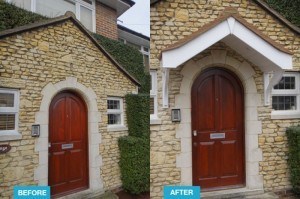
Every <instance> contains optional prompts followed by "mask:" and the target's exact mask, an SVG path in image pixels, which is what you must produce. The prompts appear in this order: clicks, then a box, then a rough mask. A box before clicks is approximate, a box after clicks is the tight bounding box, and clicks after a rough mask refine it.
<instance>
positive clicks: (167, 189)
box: [164, 186, 201, 199]
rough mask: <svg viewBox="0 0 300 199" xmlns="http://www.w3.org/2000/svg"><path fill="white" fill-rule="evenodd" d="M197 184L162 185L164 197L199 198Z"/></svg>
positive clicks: (171, 198) (178, 198)
mask: <svg viewBox="0 0 300 199" xmlns="http://www.w3.org/2000/svg"><path fill="white" fill-rule="evenodd" d="M199 198H201V194H200V187H199V186H164V199H199Z"/></svg>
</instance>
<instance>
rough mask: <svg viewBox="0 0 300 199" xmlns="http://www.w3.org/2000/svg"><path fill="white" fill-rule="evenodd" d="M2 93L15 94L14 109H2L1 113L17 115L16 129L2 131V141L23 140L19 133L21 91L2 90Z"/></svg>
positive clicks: (0, 137) (0, 91) (0, 132)
mask: <svg viewBox="0 0 300 199" xmlns="http://www.w3.org/2000/svg"><path fill="white" fill-rule="evenodd" d="M0 93H9V94H14V107H0V113H5V114H15V129H14V130H0V141H6V140H17V139H21V137H22V136H21V134H19V133H18V124H19V100H20V94H19V90H17V89H6V88H0Z"/></svg>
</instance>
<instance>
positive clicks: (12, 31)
mask: <svg viewBox="0 0 300 199" xmlns="http://www.w3.org/2000/svg"><path fill="white" fill-rule="evenodd" d="M66 21H71V22H73V24H74V25H76V26H77V27H78V28H79V29H80V30H81V31H82V32H83V33H84V34H85V35H86V36H87V37H88V38H89V39H90V40H91V41H92V42H93V43H94V45H95V46H96V47H97V48H98V49H99V50H100V51H101V52H102V53H103V54H104V55H105V56H106V57H107V58H108V59H109V60H110V61H111V62H112V63H113V64H114V65H115V66H116V67H117V68H118V69H119V70H120V71H121V72H122V73H123V74H124V75H125V76H127V77H128V78H129V79H130V80H131V81H132V82H133V83H134V84H136V85H137V86H140V83H139V82H138V81H137V80H136V79H135V78H134V77H133V76H132V75H130V74H129V73H128V72H127V71H126V70H125V69H124V68H123V67H122V66H121V65H120V64H119V63H118V62H117V61H116V60H115V59H114V58H113V57H112V56H111V55H110V54H109V53H108V52H107V51H106V50H105V49H104V48H103V46H101V45H100V44H99V43H98V42H97V40H96V39H95V38H94V37H93V36H92V35H91V34H90V32H89V31H88V30H87V29H86V28H85V27H84V26H83V25H82V24H81V23H80V22H79V21H78V20H77V19H76V18H75V16H74V14H73V13H72V12H66V14H65V15H63V16H60V17H56V18H52V19H49V20H45V21H42V22H37V23H32V24H29V25H24V26H20V27H17V28H13V29H8V30H4V31H1V32H0V39H2V38H5V37H10V36H12V35H15V34H20V33H23V32H27V31H31V30H35V29H38V28H41V27H47V26H50V25H56V24H60V23H63V22H66Z"/></svg>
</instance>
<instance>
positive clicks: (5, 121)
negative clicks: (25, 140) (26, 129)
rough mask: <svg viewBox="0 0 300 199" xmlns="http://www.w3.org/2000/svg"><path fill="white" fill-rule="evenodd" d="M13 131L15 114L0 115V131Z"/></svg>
mask: <svg viewBox="0 0 300 199" xmlns="http://www.w3.org/2000/svg"><path fill="white" fill-rule="evenodd" d="M14 129H15V114H1V115H0V131H3V130H14Z"/></svg>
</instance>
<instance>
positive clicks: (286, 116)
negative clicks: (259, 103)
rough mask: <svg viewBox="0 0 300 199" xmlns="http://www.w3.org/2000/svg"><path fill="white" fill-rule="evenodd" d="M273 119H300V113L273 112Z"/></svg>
mask: <svg viewBox="0 0 300 199" xmlns="http://www.w3.org/2000/svg"><path fill="white" fill-rule="evenodd" d="M271 119H272V120H277V119H300V111H272V113H271Z"/></svg>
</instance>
